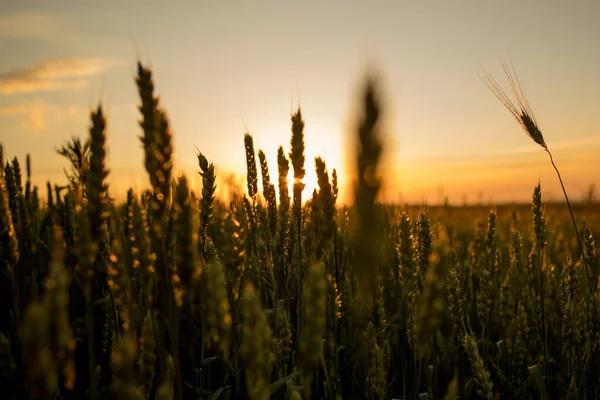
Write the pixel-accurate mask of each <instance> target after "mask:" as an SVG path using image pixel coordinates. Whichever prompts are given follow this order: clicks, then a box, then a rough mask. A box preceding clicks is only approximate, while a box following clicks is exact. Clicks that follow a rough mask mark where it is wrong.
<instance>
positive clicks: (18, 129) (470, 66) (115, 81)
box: [0, 1, 600, 203]
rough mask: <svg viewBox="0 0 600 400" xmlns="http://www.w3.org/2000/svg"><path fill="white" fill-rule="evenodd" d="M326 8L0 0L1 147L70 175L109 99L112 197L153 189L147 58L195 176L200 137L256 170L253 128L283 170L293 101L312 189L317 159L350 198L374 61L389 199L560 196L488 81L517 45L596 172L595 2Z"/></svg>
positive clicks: (222, 169) (579, 177)
mask: <svg viewBox="0 0 600 400" xmlns="http://www.w3.org/2000/svg"><path fill="white" fill-rule="evenodd" d="M321 3H322V2H311V1H305V2H302V3H301V4H300V3H299V2H295V3H292V2H287V1H279V2H275V1H263V2H249V1H247V2H241V1H238V2H234V1H230V2H213V1H201V2H198V1H195V2H192V1H180V2H162V1H161V2H158V1H145V2H120V1H104V2H87V1H52V2H50V1H27V2H14V1H9V2H3V3H2V4H1V5H0V52H2V54H4V56H3V57H2V58H1V59H0V128H1V130H0V132H1V133H0V142H1V143H2V144H3V145H4V148H5V152H6V153H7V154H8V155H9V156H14V155H16V156H19V157H24V156H25V154H26V153H30V154H31V155H32V160H33V173H34V178H35V179H34V181H35V182H36V183H37V184H43V183H44V182H45V181H46V180H48V179H51V180H53V181H54V180H64V178H63V168H64V167H66V163H65V162H64V161H63V160H62V159H61V157H60V156H58V155H56V154H55V152H54V151H53V149H55V148H56V147H58V146H59V145H61V144H62V143H63V142H64V141H65V140H66V139H68V138H69V137H70V136H71V135H80V136H84V135H86V134H87V129H88V114H89V110H90V108H91V107H93V106H95V105H97V103H98V102H102V103H103V105H104V107H105V109H106V113H107V115H108V138H109V139H108V146H109V159H108V162H109V167H110V169H111V175H110V181H111V183H112V184H113V187H112V192H114V193H115V195H117V197H118V195H119V194H120V193H121V194H123V193H125V190H126V188H127V187H128V186H134V187H136V188H142V187H144V186H145V185H146V182H147V177H146V176H145V173H144V170H143V153H142V150H141V146H140V143H139V139H138V136H139V134H140V129H139V127H138V125H137V120H138V118H139V116H138V112H137V110H136V104H137V103H138V98H137V91H136V88H135V84H134V75H135V62H136V60H137V59H138V57H139V58H141V59H142V61H143V62H145V63H147V64H148V65H150V66H152V68H153V70H154V73H155V83H156V87H157V93H158V94H159V95H160V96H161V101H162V102H163V104H164V105H165V107H166V109H167V112H168V114H169V116H170V119H171V123H172V127H173V130H174V135H175V136H174V140H175V151H176V166H177V168H178V170H179V171H181V172H184V173H187V174H190V177H191V178H192V179H193V182H195V183H196V184H197V183H198V179H197V174H196V172H195V171H196V165H195V161H196V158H195V155H194V151H195V146H198V148H200V149H201V150H202V152H203V153H204V154H205V155H206V156H207V157H208V158H209V159H211V160H212V161H213V162H214V163H215V164H216V165H217V168H218V171H219V174H220V175H221V176H225V175H226V174H228V173H231V172H232V173H236V174H238V175H243V174H244V173H245V160H244V150H243V133H244V130H245V127H247V128H248V129H249V130H250V132H251V133H252V134H253V135H254V137H255V144H256V147H257V148H262V149H263V150H264V151H265V152H266V153H267V154H268V157H269V161H270V166H271V169H273V170H274V169H275V167H276V164H275V156H276V150H277V147H278V146H279V145H284V148H285V149H286V150H287V149H289V136H290V113H291V111H292V110H294V109H295V107H297V106H298V104H300V105H301V107H302V110H303V114H304V117H305V120H306V145H307V170H308V175H307V181H308V182H307V183H308V189H310V188H311V187H312V186H314V173H313V171H312V170H313V168H312V167H313V165H314V161H313V160H314V157H315V156H317V155H321V156H323V157H324V158H325V160H326V161H327V164H328V167H329V168H333V167H335V168H337V169H338V170H339V173H340V179H341V181H342V183H343V187H342V190H343V191H345V192H346V194H347V193H349V190H350V182H351V180H352V164H351V162H350V160H351V152H349V148H350V145H349V143H351V142H350V139H349V138H351V137H352V135H353V121H354V117H353V116H354V115H356V112H355V111H354V109H355V107H356V103H357V89H359V88H360V85H361V82H362V79H363V78H364V74H365V72H366V71H367V70H369V69H373V68H375V69H376V70H377V71H378V73H379V75H380V76H381V77H382V83H383V85H382V92H383V95H384V97H385V100H386V102H385V109H384V114H383V115H384V118H385V121H384V125H383V128H384V136H385V139H386V153H385V157H384V164H383V173H384V177H385V182H386V186H385V196H386V198H388V199H398V198H399V197H400V196H401V197H402V198H403V199H404V200H408V201H414V202H419V201H424V202H429V203H434V202H436V201H438V200H439V198H440V196H441V195H440V193H441V192H442V191H443V195H448V196H449V197H450V200H451V201H454V202H456V203H460V202H461V201H462V198H463V196H464V195H466V196H467V197H468V198H470V199H473V200H474V199H475V198H476V197H477V196H479V195H478V193H480V192H482V193H483V196H484V198H486V199H490V200H492V201H495V202H500V201H507V200H524V201H527V200H529V199H530V198H531V192H532V190H533V186H534V185H535V184H537V181H538V180H540V181H541V183H542V187H543V188H545V193H546V195H547V196H549V197H555V198H558V195H559V194H560V192H559V187H558V186H557V184H558V182H557V180H556V177H555V176H554V175H553V171H552V170H551V168H550V166H549V163H548V161H547V155H546V154H545V153H543V152H542V151H541V149H539V148H538V147H537V146H535V145H534V144H533V142H531V141H530V140H529V138H527V136H526V135H525V134H524V133H523V132H522V131H520V129H519V127H518V125H517V124H516V122H515V121H514V120H512V119H511V116H510V114H509V113H508V112H507V111H506V110H505V109H504V108H503V107H502V105H501V104H500V103H499V102H498V100H497V99H496V98H495V97H494V96H493V95H492V94H491V93H490V92H489V90H488V89H487V88H486V86H485V85H484V84H483V83H482V81H481V79H480V77H479V75H480V73H479V66H480V64H483V65H485V66H486V68H487V69H488V70H489V71H490V72H491V73H492V74H493V75H494V76H495V77H496V78H497V79H498V80H499V81H500V82H501V83H503V84H505V83H506V81H505V80H504V76H503V75H502V70H501V68H500V62H499V57H506V56H510V57H511V58H512V61H513V63H514V65H515V67H516V69H517V72H518V74H519V77H520V80H521V82H522V83H523V85H524V86H525V89H526V91H527V94H528V97H529V100H530V102H531V104H532V107H533V109H534V111H535V113H536V116H537V119H538V122H539V123H540V125H541V128H542V131H543V133H544V136H545V138H546V142H547V143H548V145H549V147H550V148H551V149H552V150H553V153H554V154H555V158H556V161H557V163H558V164H559V167H562V169H563V171H564V175H565V176H564V178H565V180H566V182H567V188H568V190H569V191H570V192H571V193H572V196H574V197H577V196H579V195H580V193H581V192H583V191H584V190H585V189H586V188H587V187H588V186H589V184H590V183H596V184H597V185H598V184H600V162H599V161H600V156H599V154H600V113H599V112H598V109H599V106H600V75H599V71H600V52H599V51H597V50H596V49H597V47H598V43H597V41H598V39H597V38H599V37H600V24H597V21H598V20H599V18H600V5H599V4H600V3H598V2H594V1H587V2H583V1H582V2H571V3H566V2H559V1H543V2H542V1H537V2H534V1H531V2H516V1H502V2H491V1H483V2H482V1H451V2H450V1H423V2H409V1H373V2H366V1H346V2H341V1H330V2H326V4H321ZM142 4H143V6H142ZM505 87H507V86H505ZM272 173H273V172H272Z"/></svg>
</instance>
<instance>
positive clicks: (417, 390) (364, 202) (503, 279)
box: [0, 64, 600, 400]
mask: <svg viewBox="0 0 600 400" xmlns="http://www.w3.org/2000/svg"><path fill="white" fill-rule="evenodd" d="M488 77H489V76H488ZM489 78H491V77H489ZM488 83H494V81H493V80H488ZM136 84H137V88H138V90H139V121H140V122H139V125H140V142H141V146H142V147H143V149H144V154H145V157H144V167H145V169H146V171H147V172H148V178H149V179H148V182H149V186H148V189H147V190H144V191H142V192H140V193H136V192H134V191H133V190H129V191H128V192H127V195H126V201H125V202H122V203H117V202H115V201H114V200H113V197H114V192H113V191H112V188H111V187H109V186H108V184H107V183H106V182H107V181H106V179H107V176H108V174H109V173H110V166H109V165H106V163H105V156H106V152H107V148H106V144H105V141H106V124H107V121H106V118H105V116H104V112H103V109H102V107H101V106H99V107H98V108H96V109H94V110H93V111H92V112H91V113H90V129H89V135H88V136H87V137H86V138H84V139H78V138H73V139H72V140H70V141H69V142H67V143H65V144H64V145H63V146H62V147H61V148H60V149H59V150H58V151H59V153H60V154H62V155H63V156H64V157H65V158H66V159H68V161H69V164H70V169H69V171H68V178H69V184H68V185H67V186H63V187H61V186H57V185H53V184H52V183H50V182H49V183H48V185H47V187H46V188H38V187H34V186H32V184H31V180H30V179H31V173H30V170H31V167H30V165H31V164H30V162H31V161H30V160H29V157H28V158H27V160H26V163H25V171H23V167H22V166H21V165H22V164H21V163H20V161H19V160H18V159H16V158H15V159H14V160H4V157H0V161H1V164H2V166H3V168H0V186H1V187H0V259H1V260H0V261H1V263H0V288H1V289H0V298H1V300H0V313H1V315H0V390H1V391H2V395H1V397H2V398H3V399H22V398H31V399H112V398H115V399H119V400H126V399H157V400H159V399H160V400H166V399H176V400H181V399H251V400H264V399H269V398H272V399H325V400H334V399H403V400H408V399H430V400H431V399H544V400H545V399H563V398H564V399H600V319H599V313H600V308H598V305H597V302H596V297H597V296H598V278H599V274H600V260H599V258H598V255H597V252H596V246H595V238H597V237H598V235H599V233H600V232H599V227H600V212H599V208H598V206H597V204H588V205H585V204H573V205H571V204H569V207H567V206H566V205H565V204H563V203H552V204H547V205H546V204H545V203H544V200H543V199H542V197H541V188H540V186H539V185H538V186H536V187H532V201H531V205H527V206H524V205H515V206H509V205H504V206H502V205H499V206H497V207H492V208H488V207H484V206H481V207H449V206H447V207H441V206H439V207H416V206H410V207H409V206H406V207H404V206H402V207H401V206H392V205H386V204H382V203H380V202H379V201H378V193H379V190H380V187H381V179H380V178H379V175H378V166H379V164H380V160H381V155H382V152H383V151H384V150H385V144H384V143H383V142H382V139H381V132H380V131H379V129H380V126H379V125H378V122H379V120H380V112H381V108H382V104H381V103H380V97H379V96H378V86H377V84H376V82H375V81H370V80H367V81H366V82H365V84H364V88H363V93H362V97H361V99H360V109H361V110H362V111H361V112H362V114H361V115H360V116H359V123H358V124H357V126H356V127H355V130H354V132H353V135H354V139H355V140H356V142H357V149H358V150H357V152H356V157H355V166H354V168H355V173H356V177H357V179H356V182H355V183H356V184H355V190H354V194H353V196H354V197H353V202H352V205H348V206H347V205H341V204H339V205H338V204H337V200H338V176H337V172H336V170H329V169H328V167H327V165H326V161H327V160H324V159H321V158H317V159H315V160H314V161H313V160H307V159H305V155H304V149H305V143H304V132H303V130H304V120H303V117H302V113H301V110H300V109H298V110H297V111H296V112H295V113H294V114H293V115H292V116H291V121H290V122H291V135H290V139H289V143H290V148H291V151H290V152H289V154H286V152H285V151H284V150H283V147H280V148H278V149H256V148H255V147H254V142H253V137H252V135H251V134H249V133H248V134H246V135H245V136H244V137H243V138H242V137H240V142H239V145H240V146H244V148H245V151H246V166H247V188H246V190H245V194H240V195H236V196H233V197H232V198H231V199H229V200H228V201H227V202H225V201H223V200H221V199H218V198H216V197H215V190H216V175H215V166H214V165H213V163H211V161H210V154H203V153H202V152H201V149H200V151H198V152H197V158H198V173H199V174H200V175H201V178H202V187H201V188H192V187H191V185H190V183H189V180H188V179H187V178H186V177H185V176H173V165H174V162H175V160H174V156H173V151H172V135H173V133H172V132H171V129H170V124H169V119H168V117H167V110H165V109H164V108H163V107H162V105H161V103H160V99H159V96H158V94H157V91H156V90H155V88H154V81H153V77H152V71H151V70H150V69H148V68H146V67H145V66H143V65H141V64H138V70H137V77H136ZM491 88H492V89H493V90H494V89H495V90H494V92H495V93H496V94H497V95H499V96H500V97H502V95H503V92H501V89H499V87H498V86H492V87H491ZM501 99H502V100H503V102H504V103H505V105H507V103H506V102H505V101H504V100H505V98H501ZM520 105H527V103H526V99H525V102H524V103H520V104H517V106H516V107H514V108H510V106H512V104H511V103H510V101H509V103H508V105H507V107H509V110H510V111H511V113H513V115H514V116H515V117H516V118H517V120H518V121H519V123H520V124H521V125H522V127H523V128H524V129H525V130H526V132H527V133H528V135H530V137H531V138H532V139H533V140H534V142H535V143H537V144H538V145H540V146H542V147H543V148H544V149H545V150H546V151H548V147H550V146H547V144H546V142H545V141H544V138H543V136H542V134H541V131H539V127H538V126H537V122H536V121H535V118H534V117H533V114H532V113H531V110H530V108H523V109H521V108H519V106H520ZM536 129H537V130H536ZM200 147H201V146H200ZM190 151H193V149H192V150H190ZM274 151H277V165H276V169H273V168H274V167H275V166H268V165H267V161H266V160H267V158H266V153H265V152H274ZM549 154H550V153H549ZM257 155H258V157H257ZM550 155H551V154H550ZM257 158H258V162H257ZM22 161H23V160H21V162H22ZM33 161H35V160H33ZM269 167H271V170H269ZM309 168H315V170H316V173H317V177H318V190H315V191H314V192H313V193H306V191H303V188H304V184H303V178H304V176H305V173H306V169H309ZM557 171H558V169H557ZM288 180H290V181H291V182H292V183H293V189H292V190H291V192H290V191H289V190H288V186H289V184H288ZM570 210H571V211H572V213H571V212H570ZM571 216H573V218H572V219H571ZM573 223H575V224H576V225H575V226H577V228H578V230H575V229H574V225H573ZM580 243H581V245H580Z"/></svg>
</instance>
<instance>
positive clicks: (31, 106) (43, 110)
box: [0, 100, 86, 132]
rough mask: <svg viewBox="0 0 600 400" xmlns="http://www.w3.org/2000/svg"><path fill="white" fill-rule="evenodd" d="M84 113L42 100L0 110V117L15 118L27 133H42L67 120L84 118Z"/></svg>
mask: <svg viewBox="0 0 600 400" xmlns="http://www.w3.org/2000/svg"><path fill="white" fill-rule="evenodd" d="M85 115H86V114H85V111H84V110H83V109H81V108H80V107H77V106H69V107H60V106H58V105H56V104H52V103H47V102H44V101H42V100H32V101H27V102H23V103H21V104H17V105H13V106H8V107H4V108H0V117H2V116H6V117H17V118H19V126H20V127H21V128H22V129H24V130H27V131H34V132H35V131H43V130H45V129H47V128H48V127H49V126H50V125H54V124H56V123H60V122H63V121H65V120H67V119H78V118H82V116H85Z"/></svg>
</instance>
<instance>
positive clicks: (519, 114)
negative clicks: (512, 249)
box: [481, 60, 599, 313]
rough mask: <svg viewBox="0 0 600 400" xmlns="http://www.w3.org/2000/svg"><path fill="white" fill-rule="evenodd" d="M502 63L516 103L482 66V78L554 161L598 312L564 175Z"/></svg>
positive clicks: (521, 92) (518, 85) (512, 70)
mask: <svg viewBox="0 0 600 400" xmlns="http://www.w3.org/2000/svg"><path fill="white" fill-rule="evenodd" d="M500 62H501V63H502V68H503V69H504V73H505V74H506V77H507V78H508V82H509V83H510V86H511V89H512V91H513V95H514V97H515V99H516V104H515V102H513V101H512V100H511V99H510V98H509V97H508V95H507V94H506V92H505V91H504V90H502V88H501V87H500V85H499V84H498V82H497V81H496V80H495V79H494V78H493V77H492V75H490V73H489V72H488V71H487V70H486V69H485V68H484V67H483V66H482V67H481V70H482V73H483V76H482V79H483V81H484V82H485V84H486V85H487V87H488V88H489V89H490V90H491V91H492V93H494V95H496V97H497V98H498V99H499V100H500V101H501V102H502V104H504V106H505V107H506V108H507V109H508V111H510V113H511V114H512V115H513V117H514V118H515V119H516V120H517V122H518V123H519V125H521V128H523V130H524V131H525V133H526V134H527V136H529V137H530V138H531V139H532V140H533V141H534V142H536V143H537V144H539V145H540V146H542V148H543V149H544V150H545V151H546V152H547V153H548V156H549V157H550V162H551V163H552V167H554V170H555V171H556V175H558V180H559V181H560V186H561V188H562V190H563V194H564V195H565V200H566V201H567V206H568V207H569V213H570V214H571V221H572V222H573V228H575V236H576V237H577V243H578V244H579V250H580V251H581V255H582V258H583V265H584V266H585V272H586V275H587V280H588V283H589V285H590V293H591V295H592V301H593V302H594V308H595V310H596V313H598V312H599V311H598V303H597V302H596V296H595V293H594V292H595V287H594V285H593V284H592V279H591V275H590V267H589V265H588V261H587V260H586V257H585V252H584V251H583V244H582V243H581V239H580V237H579V230H578V229H577V223H576V222H575V217H574V216H573V209H572V208H571V203H570V202H569V196H567V191H566V189H565V185H564V184H563V180H562V177H561V176H560V171H559V170H558V168H557V167H556V164H555V163H554V159H553V158H552V153H551V152H550V149H549V148H548V145H547V144H546V142H545V141H544V136H543V135H542V131H541V129H540V128H539V125H538V123H537V121H536V119H535V115H534V114H533V110H532V109H531V105H530V104H529V101H528V100H527V96H526V95H525V91H524V90H523V87H522V86H521V83H520V82H519V79H518V77H517V73H516V71H515V68H514V66H513V65H512V63H511V62H506V61H504V60H500Z"/></svg>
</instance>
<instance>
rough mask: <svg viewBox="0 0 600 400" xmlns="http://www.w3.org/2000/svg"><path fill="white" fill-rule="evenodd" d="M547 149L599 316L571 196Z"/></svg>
mask: <svg viewBox="0 0 600 400" xmlns="http://www.w3.org/2000/svg"><path fill="white" fill-rule="evenodd" d="M545 150H546V152H548V155H549V156H550V162H551V163H552V166H553V167H554V170H555V171H556V174H557V175H558V180H559V181H560V186H561V188H562V191H563V193H564V195H565V199H566V200H567V206H568V207H569V214H571V221H573V228H575V236H576V237H577V243H578V244H579V250H580V251H581V258H582V259H583V266H584V267H585V274H586V276H587V280H588V283H589V285H590V293H591V294H592V301H593V302H594V310H595V311H596V316H598V303H596V296H595V293H594V286H593V285H592V278H591V275H590V270H589V268H588V263H587V260H586V259H585V252H584V251H583V245H582V244H581V239H580V238H579V230H578V229H577V223H576V222H575V217H574V216H573V209H572V208H571V203H570V202H569V196H567V191H566V190H565V185H564V184H563V181H562V178H561V176H560V172H559V171H558V168H557V167H556V164H554V159H553V158H552V153H550V150H548V149H547V148H546V149H545Z"/></svg>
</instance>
